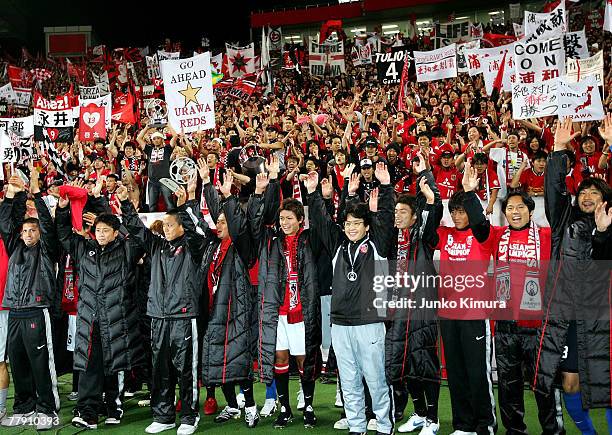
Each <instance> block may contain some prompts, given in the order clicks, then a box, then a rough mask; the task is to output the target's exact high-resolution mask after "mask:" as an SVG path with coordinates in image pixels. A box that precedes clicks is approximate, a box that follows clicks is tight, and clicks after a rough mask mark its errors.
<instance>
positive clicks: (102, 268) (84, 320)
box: [55, 183, 144, 429]
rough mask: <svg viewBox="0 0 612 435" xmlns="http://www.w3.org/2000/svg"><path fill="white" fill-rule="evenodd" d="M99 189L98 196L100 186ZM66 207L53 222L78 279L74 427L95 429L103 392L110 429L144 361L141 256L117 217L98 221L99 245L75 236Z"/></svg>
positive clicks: (60, 207)
mask: <svg viewBox="0 0 612 435" xmlns="http://www.w3.org/2000/svg"><path fill="white" fill-rule="evenodd" d="M99 187H100V188H99V189H96V193H95V196H97V197H99V196H100V189H101V183H100V185H99ZM68 203H69V201H68V199H65V198H60V200H59V205H58V208H57V209H56V212H55V218H56V226H57V232H58V236H59V239H60V242H61V243H62V246H63V247H64V249H65V250H66V251H67V252H68V254H69V255H70V256H71V257H72V258H73V259H74V260H75V262H76V273H77V275H78V277H79V301H78V305H77V320H76V322H77V326H76V336H75V348H74V369H75V370H78V371H80V374H79V398H78V401H77V415H76V416H75V417H74V418H73V419H72V424H73V425H74V426H77V427H84V428H88V429H95V428H97V424H98V411H99V409H100V407H101V405H102V393H104V402H105V405H106V411H107V418H106V424H107V425H110V424H119V423H120V422H121V417H122V416H123V409H122V404H121V400H122V396H123V379H124V373H125V371H127V370H131V369H133V368H134V367H137V366H140V365H142V364H143V362H144V361H143V352H142V349H141V347H140V341H139V338H140V334H139V332H138V326H137V322H138V319H137V311H136V306H135V302H134V298H133V296H134V268H135V266H136V263H137V262H138V260H139V259H140V258H141V257H142V255H143V251H142V248H141V247H140V246H139V245H138V244H137V243H135V242H134V241H133V240H129V239H128V240H125V239H121V238H120V237H119V227H120V225H121V224H120V222H119V218H117V216H114V215H112V214H109V213H103V214H100V215H99V216H98V217H97V218H96V220H95V222H94V228H95V230H94V231H95V235H96V240H89V239H85V238H84V237H82V236H80V235H78V234H75V233H73V231H72V224H71V217H70V208H69V207H68Z"/></svg>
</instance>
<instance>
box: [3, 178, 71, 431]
mask: <svg viewBox="0 0 612 435" xmlns="http://www.w3.org/2000/svg"><path fill="white" fill-rule="evenodd" d="M31 174H32V175H31V178H30V184H31V186H32V187H31V193H32V194H33V195H34V204H35V205H36V210H37V212H38V219H36V218H28V219H25V220H24V216H25V210H26V194H25V192H24V186H23V182H22V181H21V180H20V179H19V177H15V176H13V177H11V178H10V180H9V187H8V191H7V194H6V198H5V199H4V201H3V202H2V204H1V205H0V226H1V230H0V232H1V233H2V238H3V240H4V245H5V247H6V251H7V254H8V256H9V264H8V276H7V280H6V287H5V293H4V300H3V302H2V305H3V306H4V307H5V308H9V309H10V311H9V318H8V339H7V344H8V356H9V359H10V362H11V369H12V372H13V379H14V381H15V403H14V405H13V410H14V415H13V416H12V417H7V418H5V419H4V420H3V421H2V425H3V426H19V425H23V424H27V419H28V418H36V419H37V422H36V426H37V429H50V428H51V427H52V426H53V425H54V424H57V423H58V421H57V414H56V412H57V411H58V410H59V406H60V401H59V395H58V391H57V376H56V373H55V361H54V356H53V343H52V334H51V317H50V314H49V312H50V311H51V312H53V311H54V309H55V308H56V307H57V304H58V303H59V297H58V292H57V286H56V283H55V266H56V262H57V260H58V257H59V249H58V243H57V234H56V232H55V228H54V226H53V220H52V219H51V213H50V212H49V209H48V208H47V205H46V204H45V201H44V200H43V198H42V196H41V194H40V190H39V188H38V175H37V172H36V171H35V170H33V169H32V170H31ZM36 413H38V414H36Z"/></svg>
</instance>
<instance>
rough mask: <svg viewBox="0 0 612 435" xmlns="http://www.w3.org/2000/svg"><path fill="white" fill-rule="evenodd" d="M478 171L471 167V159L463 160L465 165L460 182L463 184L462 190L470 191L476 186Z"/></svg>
mask: <svg viewBox="0 0 612 435" xmlns="http://www.w3.org/2000/svg"><path fill="white" fill-rule="evenodd" d="M478 182H479V178H478V173H477V172H476V169H475V168H472V163H471V161H469V160H468V161H467V162H465V166H464V169H463V179H462V180H461V184H462V185H463V190H464V191H465V192H472V191H474V190H476V189H477V188H478Z"/></svg>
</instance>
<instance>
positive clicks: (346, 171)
mask: <svg viewBox="0 0 612 435" xmlns="http://www.w3.org/2000/svg"><path fill="white" fill-rule="evenodd" d="M354 171H355V164H354V163H349V164H348V165H346V166H345V167H344V170H343V171H342V172H341V173H340V175H342V178H350V177H351V175H352V174H353V172H354Z"/></svg>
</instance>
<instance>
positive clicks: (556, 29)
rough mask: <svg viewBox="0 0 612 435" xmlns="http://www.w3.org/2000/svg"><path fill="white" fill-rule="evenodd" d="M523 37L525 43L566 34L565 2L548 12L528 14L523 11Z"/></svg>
mask: <svg viewBox="0 0 612 435" xmlns="http://www.w3.org/2000/svg"><path fill="white" fill-rule="evenodd" d="M523 24H524V25H525V35H526V36H527V38H526V42H532V41H535V40H536V39H542V38H550V37H551V36H554V35H558V34H561V33H563V32H567V16H566V14H565V2H564V1H562V2H560V3H559V6H557V7H556V8H555V9H553V10H552V11H550V12H543V13H538V12H529V11H525V20H524V21H523Z"/></svg>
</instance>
